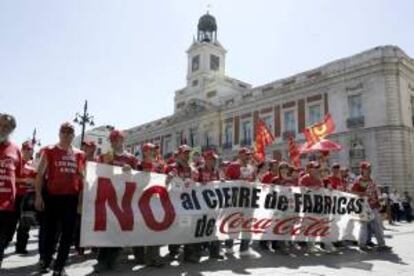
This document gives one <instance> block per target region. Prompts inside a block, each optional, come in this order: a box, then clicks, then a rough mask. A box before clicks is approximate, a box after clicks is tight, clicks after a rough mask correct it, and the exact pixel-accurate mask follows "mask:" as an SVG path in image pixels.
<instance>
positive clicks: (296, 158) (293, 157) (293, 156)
mask: <svg viewBox="0 0 414 276" xmlns="http://www.w3.org/2000/svg"><path fill="white" fill-rule="evenodd" d="M288 147H289V158H290V161H291V162H292V164H293V165H295V166H296V167H297V168H300V167H301V164H300V152H299V149H298V146H297V144H296V141H295V138H293V136H289V138H288Z"/></svg>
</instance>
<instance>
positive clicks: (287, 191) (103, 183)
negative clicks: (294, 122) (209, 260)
mask: <svg viewBox="0 0 414 276" xmlns="http://www.w3.org/2000/svg"><path fill="white" fill-rule="evenodd" d="M165 177H166V176H165V175H161V174H155V173H146V172H138V171H131V172H130V173H123V172H122V169H121V168H120V167H113V166H109V165H103V164H97V163H93V162H89V163H88V165H87V178H86V179H87V181H86V184H85V187H84V191H83V209H82V228H81V244H82V246H98V247H99V246H108V247H111V246H119V247H123V246H138V245H166V244H183V243H195V242H204V241H211V240H217V239H218V240H226V239H252V240H261V239H263V240H293V241H337V240H344V239H346V240H356V239H357V238H358V235H359V230H360V221H361V220H366V219H367V217H369V214H370V209H369V207H368V206H367V204H366V201H365V200H364V199H361V198H359V197H357V196H355V195H352V194H348V193H343V192H338V191H329V190H326V189H320V190H318V191H311V190H307V189H304V188H299V187H282V186H272V185H264V184H261V183H259V182H257V183H251V182H245V181H226V182H221V181H215V182H210V183H208V184H206V185H202V184H200V183H194V182H191V181H190V180H188V181H186V183H184V182H183V181H182V180H181V179H178V178H177V179H174V180H173V181H172V182H171V183H170V184H169V185H167V186H166V185H165Z"/></svg>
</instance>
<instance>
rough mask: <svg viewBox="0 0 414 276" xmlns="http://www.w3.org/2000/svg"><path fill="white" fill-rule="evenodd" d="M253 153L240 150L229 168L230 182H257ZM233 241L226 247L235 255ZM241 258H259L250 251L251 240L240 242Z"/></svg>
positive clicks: (247, 150)
mask: <svg viewBox="0 0 414 276" xmlns="http://www.w3.org/2000/svg"><path fill="white" fill-rule="evenodd" d="M251 161H252V153H251V151H250V150H249V149H248V148H246V147H242V148H240V149H239V153H238V158H237V160H236V161H235V162H232V163H230V165H229V166H228V167H227V171H226V178H227V179H229V180H245V181H249V182H253V181H255V180H256V169H255V167H253V166H252V165H251V163H250V162H251ZM233 243H234V242H233V240H226V242H225V245H226V249H227V252H228V253H233V252H234V251H233ZM240 256H247V257H257V254H255V253H254V252H253V251H251V250H250V240H248V239H242V240H241V242H240Z"/></svg>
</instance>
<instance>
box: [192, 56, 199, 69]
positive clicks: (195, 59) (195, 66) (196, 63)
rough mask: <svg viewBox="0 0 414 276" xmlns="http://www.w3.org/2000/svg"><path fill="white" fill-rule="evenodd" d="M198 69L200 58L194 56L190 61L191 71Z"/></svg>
mask: <svg viewBox="0 0 414 276" xmlns="http://www.w3.org/2000/svg"><path fill="white" fill-rule="evenodd" d="M199 68H200V56H199V55H196V56H194V57H193V60H192V61H191V71H192V72H195V71H197V70H198V69H199Z"/></svg>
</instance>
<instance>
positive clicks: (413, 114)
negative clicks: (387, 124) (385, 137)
mask: <svg viewBox="0 0 414 276" xmlns="http://www.w3.org/2000/svg"><path fill="white" fill-rule="evenodd" d="M411 120H412V124H413V126H414V96H411Z"/></svg>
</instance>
